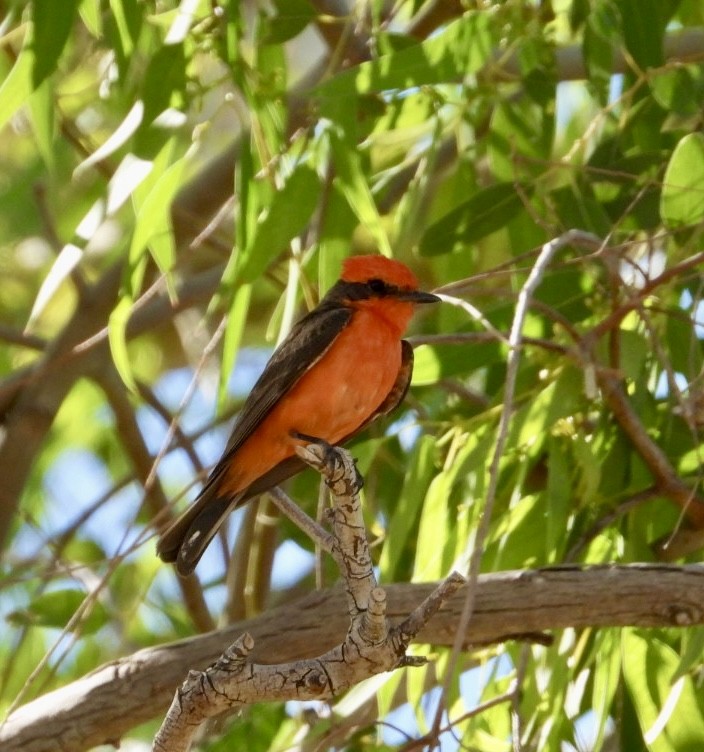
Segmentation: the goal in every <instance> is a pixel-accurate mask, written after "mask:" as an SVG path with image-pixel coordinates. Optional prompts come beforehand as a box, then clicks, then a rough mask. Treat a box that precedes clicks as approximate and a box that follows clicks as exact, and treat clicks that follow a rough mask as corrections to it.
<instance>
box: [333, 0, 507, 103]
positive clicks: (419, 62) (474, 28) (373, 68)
mask: <svg viewBox="0 0 704 752" xmlns="http://www.w3.org/2000/svg"><path fill="white" fill-rule="evenodd" d="M492 50H493V35H492V15H491V14H490V13H485V12H477V13H472V12H470V13H465V14H464V15H463V16H462V17H461V18H458V19H457V20H455V21H452V22H450V23H449V24H447V26H445V27H444V28H443V29H442V31H440V32H439V33H438V34H436V35H435V36H433V37H431V38H430V39H427V40H425V41H424V42H421V43H420V44H417V45H414V46H413V47H409V48H407V49H404V50H401V51H399V52H392V53H390V54H388V55H382V56H381V57H379V58H377V59H376V60H370V61H368V62H365V63H362V64H361V65H358V66H356V67H354V68H350V69H349V70H346V71H344V72H343V73H340V74H338V75H337V76H335V77H334V78H332V79H330V80H329V81H327V82H326V83H324V84H322V85H321V86H320V87H318V93H319V94H320V96H321V98H322V101H323V107H324V109H325V110H326V113H327V108H328V106H329V105H332V107H334V106H335V105H336V102H337V100H344V99H346V98H349V97H352V96H354V95H359V94H369V93H376V92H382V91H388V90H390V89H409V88H411V87H414V86H422V85H424V84H425V85H430V84H441V83H451V82H459V81H462V80H463V79H464V78H465V77H466V76H469V75H471V74H472V73H476V72H477V71H478V70H479V69H480V68H482V67H483V66H484V65H485V64H486V62H487V61H488V59H489V57H490V55H491V53H492ZM328 114H329V113H328Z"/></svg>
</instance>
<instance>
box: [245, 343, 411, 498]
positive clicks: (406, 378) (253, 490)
mask: <svg viewBox="0 0 704 752" xmlns="http://www.w3.org/2000/svg"><path fill="white" fill-rule="evenodd" d="M412 375H413V348H412V347H411V345H410V344H409V343H408V342H406V340H405V339H404V340H401V368H400V369H399V372H398V376H397V377H396V381H395V382H394V385H393V386H392V387H391V391H390V392H389V393H388V394H387V395H386V398H385V399H384V401H383V402H382V403H381V404H380V405H379V407H377V409H376V410H375V411H374V412H373V413H372V414H371V415H370V416H369V418H367V420H366V421H365V422H364V423H363V424H362V425H361V426H360V427H359V428H358V429H357V430H356V431H355V432H354V433H351V434H349V435H347V436H345V438H344V439H342V441H341V442H340V444H346V443H347V442H348V441H349V440H350V439H351V438H353V437H354V436H356V435H357V434H358V433H359V432H360V431H362V430H363V429H364V428H366V427H367V426H368V425H369V424H370V423H371V422H372V421H374V420H376V419H377V418H378V417H380V416H381V415H388V414H389V413H390V412H392V411H393V410H395V409H396V408H397V407H398V406H399V405H400V404H401V402H403V398H404V397H405V396H406V393H407V392H408V387H409V386H410V384H411V376H412ZM304 468H305V463H304V462H303V461H302V460H300V459H299V458H298V457H288V458H287V459H285V460H284V461H283V462H279V464H278V465H276V467H273V468H272V469H271V470H270V471H269V472H268V473H266V475H263V476H262V477H261V478H259V479H257V480H256V481H254V483H252V485H251V486H250V487H249V488H248V489H247V490H246V491H245V493H244V495H243V496H242V498H241V499H239V500H238V504H239V503H243V502H245V501H247V500H248V499H252V498H254V497H255V496H259V494H261V493H264V491H267V490H268V489H270V488H273V486H278V485H279V483H283V481H285V480H287V479H288V478H291V477H292V476H294V475H296V474H297V473H300V472H301V470H303V469H304Z"/></svg>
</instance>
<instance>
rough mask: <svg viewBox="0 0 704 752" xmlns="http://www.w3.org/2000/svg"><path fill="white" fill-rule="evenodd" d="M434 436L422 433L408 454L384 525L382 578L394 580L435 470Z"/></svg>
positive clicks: (381, 562)
mask: <svg viewBox="0 0 704 752" xmlns="http://www.w3.org/2000/svg"><path fill="white" fill-rule="evenodd" d="M435 444H436V441H435V437H433V436H422V437H421V438H420V440H419V441H418V442H417V443H416V445H415V447H414V448H413V452H412V454H411V456H410V457H409V458H408V465H407V467H408V471H407V473H406V478H405V480H404V484H403V490H402V492H401V494H400V495H399V500H398V504H397V505H396V506H395V508H394V514H393V517H392V518H391V521H390V522H389V524H388V526H387V529H386V538H385V540H384V548H383V549H382V552H381V558H380V560H379V568H380V571H381V573H382V576H383V579H385V580H388V581H390V582H393V581H394V580H395V579H396V567H397V566H398V563H399V561H400V559H401V557H402V555H403V552H404V549H405V548H406V544H407V542H408V536H409V535H410V532H411V530H412V529H413V528H414V527H415V522H416V519H417V517H418V513H419V510H420V508H421V506H422V504H423V499H425V494H426V491H427V489H428V485H429V483H430V481H431V479H432V477H433V474H434V472H435Z"/></svg>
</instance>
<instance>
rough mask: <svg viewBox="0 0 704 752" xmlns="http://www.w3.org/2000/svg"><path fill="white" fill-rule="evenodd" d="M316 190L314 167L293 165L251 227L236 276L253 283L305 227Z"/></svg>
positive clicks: (317, 183)
mask: <svg viewBox="0 0 704 752" xmlns="http://www.w3.org/2000/svg"><path fill="white" fill-rule="evenodd" d="M320 190H321V189H320V181H319V180H318V176H317V175H316V173H315V170H313V169H311V168H310V167H308V166H307V165H305V164H299V165H297V166H296V168H295V170H294V171H293V172H292V173H291V175H290V176H289V177H288V179H287V180H286V182H285V183H284V185H283V187H282V188H281V190H279V191H277V192H276V193H275V194H274V197H273V200H272V202H271V204H270V206H269V207H268V208H266V209H265V210H264V211H263V212H262V214H261V215H260V217H259V219H258V221H257V224H256V225H255V227H254V228H252V230H251V235H250V242H249V245H248V246H247V248H246V249H245V251H244V253H243V254H242V256H241V259H240V265H239V270H238V274H237V276H238V278H239V279H241V280H242V281H244V282H254V280H256V279H257V278H258V277H260V276H261V275H262V274H263V273H264V271H265V270H266V268H267V267H268V266H269V264H270V263H271V262H272V260H273V259H275V258H276V257H277V256H278V255H279V254H280V253H281V252H282V251H283V250H285V249H286V247H287V246H288V244H289V243H290V242H291V240H292V239H293V238H295V237H296V236H297V235H298V234H300V233H301V232H302V231H303V230H304V229H305V227H306V225H307V224H308V221H309V220H310V217H311V215H312V214H313V211H314V210H315V207H316V206H317V204H318V198H319V196H320Z"/></svg>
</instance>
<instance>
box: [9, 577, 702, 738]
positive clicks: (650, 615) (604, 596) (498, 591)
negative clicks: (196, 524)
mask: <svg viewBox="0 0 704 752" xmlns="http://www.w3.org/2000/svg"><path fill="white" fill-rule="evenodd" d="M434 587H435V586H434V585H433V584H395V585H387V586H386V588H385V590H386V596H387V607H386V615H387V618H389V619H391V620H394V619H402V618H405V616H406V614H408V613H409V612H411V611H412V610H413V609H414V608H415V607H416V606H417V605H418V604H419V603H420V602H422V601H423V599H425V598H427V597H428V595H430V593H431V592H432V591H433V589H434ZM465 597H466V593H465V589H464V588H461V589H460V590H459V591H458V592H457V593H455V595H454V596H453V597H452V598H450V600H449V601H448V602H447V603H446V604H445V606H444V607H443V608H442V609H441V610H440V611H439V612H438V613H437V614H436V616H435V617H434V619H433V621H432V624H431V625H430V626H428V627H426V628H424V629H423V630H421V632H420V634H419V635H418V637H417V638H416V639H415V640H414V642H417V643H426V644H427V643H430V644H433V645H438V646H450V645H452V641H453V639H454V635H455V631H456V629H457V624H458V621H459V617H460V614H461V612H462V607H463V605H464V600H465ZM345 598H346V596H345V593H344V591H343V590H342V589H341V588H331V589H328V590H322V591H317V592H314V593H311V594H310V595H308V596H306V597H305V598H302V599H300V600H297V601H295V602H293V603H289V604H286V605H284V606H280V607H279V608H276V609H272V610H271V611H268V612H266V613H264V614H261V615H259V616H257V617H256V618H254V619H249V620H247V621H243V622H239V623H237V624H233V625H231V626H229V627H227V628H226V629H222V630H219V631H216V632H210V633H208V634H204V635H198V636H196V637H191V638H188V639H185V640H179V641H178V642H173V643H170V644H168V645H161V646H159V647H149V648H145V649H144V650H140V651H138V652H137V653H134V654H133V655H131V656H126V657H125V658H121V659H119V660H116V661H112V662H111V663H108V664H106V665H104V666H103V667H101V668H98V669H97V670H95V671H93V672H92V673H91V674H89V675H87V676H85V677H84V678H83V679H79V680H78V681H75V682H73V683H71V684H69V685H67V686H66V687H62V688H60V689H57V690H55V691H53V692H50V693H48V694H46V695H44V696H42V697H39V698H37V699H36V700H34V701H32V702H30V703H28V704H27V705H24V706H22V707H20V708H19V709H18V710H17V711H15V713H13V714H12V715H11V716H10V718H9V719H8V720H7V721H6V723H5V725H3V726H2V727H1V728H0V747H2V749H3V752H52V751H53V750H56V751H57V752H59V751H60V752H65V750H67V749H71V750H72V752H80V750H87V749H90V748H91V747H94V746H96V745H98V744H103V743H110V742H115V741H118V740H119V739H120V738H121V737H122V736H124V735H125V734H127V733H128V732H129V730H130V729H132V728H134V727H136V726H137V725H139V724H140V723H144V722H145V721H148V720H150V719H152V718H154V717H156V716H158V715H159V714H162V713H164V712H165V710H166V708H167V707H168V706H169V703H170V701H171V698H172V696H173V688H174V686H176V685H177V684H178V683H179V682H180V681H181V680H182V678H183V675H184V672H185V671H186V669H187V668H189V667H191V668H200V669H202V668H204V667H206V666H208V665H209V664H211V663H213V662H214V661H216V660H217V659H218V657H219V656H220V654H221V653H222V647H223V645H228V644H231V643H232V642H234V641H235V639H236V638H237V637H238V636H239V635H241V634H242V633H243V632H248V633H249V634H251V635H252V637H253V638H254V641H255V646H254V649H253V650H252V652H251V654H250V656H251V659H252V660H254V661H267V662H269V663H283V662H286V661H293V660H299V659H302V658H306V657H310V656H311V655H313V654H314V653H315V652H320V651H325V650H328V649H330V648H331V647H333V646H334V645H335V644H336V643H338V642H339V641H340V638H341V636H342V635H344V633H345V631H346V629H347V625H348V617H347V614H346V612H345ZM702 604H704V566H700V565H690V566H669V565H653V564H633V565H626V566H614V565H609V566H599V567H590V568H581V567H577V566H575V567H556V568H545V569H534V570H527V571H516V572H500V573H497V574H488V575H481V576H480V578H479V582H478V587H477V592H476V601H475V607H474V614H473V618H472V621H471V623H470V625H469V627H468V629H467V632H466V635H465V647H470V646H472V645H475V646H476V645H485V644H491V643H496V642H500V641H502V640H507V639H511V638H513V637H515V636H520V635H525V634H526V633H528V634H533V635H534V634H536V633H540V632H543V631H545V630H555V629H564V628H566V627H574V628H578V629H579V628H585V627H620V626H639V627H673V626H674V627H687V626H694V625H701V624H704V606H702Z"/></svg>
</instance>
